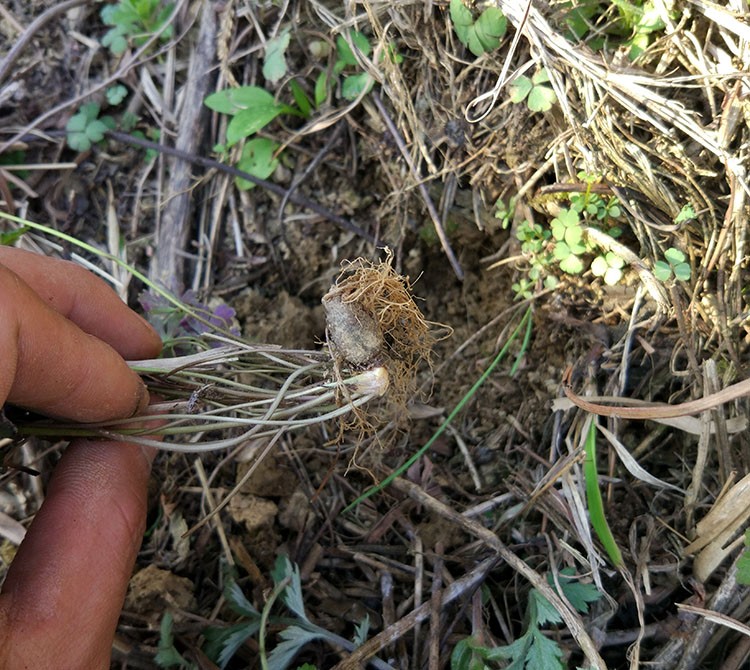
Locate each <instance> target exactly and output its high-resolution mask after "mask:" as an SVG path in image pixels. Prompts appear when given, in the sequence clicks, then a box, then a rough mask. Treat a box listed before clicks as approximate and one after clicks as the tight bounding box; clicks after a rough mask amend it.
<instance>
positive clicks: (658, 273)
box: [654, 261, 672, 281]
mask: <svg viewBox="0 0 750 670" xmlns="http://www.w3.org/2000/svg"><path fill="white" fill-rule="evenodd" d="M671 276H672V267H671V266H670V265H669V263H666V262H665V261H656V263H654V277H656V278H657V279H658V280H659V281H669V278H670V277H671Z"/></svg>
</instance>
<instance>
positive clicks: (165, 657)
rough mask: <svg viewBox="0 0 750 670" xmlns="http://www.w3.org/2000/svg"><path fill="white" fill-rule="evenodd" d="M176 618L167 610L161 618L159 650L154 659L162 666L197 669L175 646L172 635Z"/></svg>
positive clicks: (186, 669) (188, 669)
mask: <svg viewBox="0 0 750 670" xmlns="http://www.w3.org/2000/svg"><path fill="white" fill-rule="evenodd" d="M173 623H174V619H173V618H172V613H171V612H166V613H165V614H164V616H163V617H162V619H161V625H160V627H159V651H158V652H157V654H156V656H155V657H154V661H156V664H157V665H158V666H159V667H160V668H174V667H178V668H181V669H182V668H184V670H195V668H197V666H196V665H195V664H194V663H190V662H189V661H187V660H185V658H184V657H183V656H182V654H180V652H179V651H177V649H176V648H175V646H174V636H173V635H172V624H173Z"/></svg>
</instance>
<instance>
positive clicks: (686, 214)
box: [674, 203, 696, 223]
mask: <svg viewBox="0 0 750 670" xmlns="http://www.w3.org/2000/svg"><path fill="white" fill-rule="evenodd" d="M695 218H696V214H695V209H694V208H693V206H692V205H691V204H690V203H687V204H686V205H683V206H682V209H681V210H680V213H679V214H678V215H677V216H676V217H675V220H674V222H675V223H685V221H692V220H693V219H695Z"/></svg>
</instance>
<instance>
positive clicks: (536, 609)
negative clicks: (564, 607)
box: [529, 589, 562, 629]
mask: <svg viewBox="0 0 750 670" xmlns="http://www.w3.org/2000/svg"><path fill="white" fill-rule="evenodd" d="M529 615H530V617H531V624H530V629H531V626H532V625H533V626H544V625H545V624H548V623H554V624H558V623H562V617H561V616H560V613H559V612H558V611H557V610H556V609H555V608H554V607H553V606H552V603H550V601H549V600H547V599H546V598H545V597H544V596H543V595H542V594H541V593H539V591H537V590H536V589H531V591H530V592H529Z"/></svg>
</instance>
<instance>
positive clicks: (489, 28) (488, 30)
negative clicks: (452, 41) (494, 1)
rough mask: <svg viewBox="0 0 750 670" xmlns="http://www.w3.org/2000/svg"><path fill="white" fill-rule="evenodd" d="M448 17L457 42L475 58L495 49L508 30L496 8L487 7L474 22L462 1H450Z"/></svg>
mask: <svg viewBox="0 0 750 670" xmlns="http://www.w3.org/2000/svg"><path fill="white" fill-rule="evenodd" d="M450 15H451V21H452V22H453V30H455V31H456V35H457V36H458V39H459V41H460V42H461V44H463V45H464V46H465V47H467V48H468V49H469V51H471V53H473V54H474V55H475V56H477V57H479V56H481V55H482V54H485V53H487V52H488V51H492V50H493V49H497V47H499V46H500V40H501V39H502V38H503V36H504V35H505V31H506V30H507V28H508V21H507V19H506V18H505V15H504V14H503V13H502V12H501V11H500V10H499V9H498V8H497V7H487V8H486V9H485V10H484V11H483V12H482V13H481V14H480V15H479V17H478V18H477V19H476V21H475V20H474V17H473V15H472V13H471V10H470V9H469V8H468V7H467V6H466V5H464V3H463V2H462V0H451V4H450Z"/></svg>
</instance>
